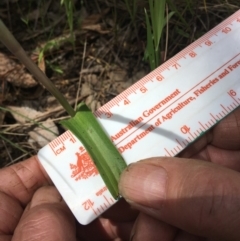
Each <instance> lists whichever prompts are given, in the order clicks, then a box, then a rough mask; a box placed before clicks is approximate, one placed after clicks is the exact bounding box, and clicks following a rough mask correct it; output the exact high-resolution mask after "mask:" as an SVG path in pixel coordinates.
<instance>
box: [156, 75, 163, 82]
mask: <svg viewBox="0 0 240 241" xmlns="http://www.w3.org/2000/svg"><path fill="white" fill-rule="evenodd" d="M163 79H164V77H163V76H162V75H161V74H160V75H157V76H156V80H157V81H162V80H163Z"/></svg>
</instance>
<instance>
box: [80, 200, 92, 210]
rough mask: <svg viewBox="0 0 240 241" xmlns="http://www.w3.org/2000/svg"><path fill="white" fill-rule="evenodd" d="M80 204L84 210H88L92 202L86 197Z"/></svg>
mask: <svg viewBox="0 0 240 241" xmlns="http://www.w3.org/2000/svg"><path fill="white" fill-rule="evenodd" d="M82 205H83V208H84V209H85V210H89V209H90V208H91V207H93V205H94V202H93V201H91V200H90V199H88V200H86V201H85V202H83V203H82Z"/></svg>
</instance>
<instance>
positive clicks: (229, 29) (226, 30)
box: [222, 27, 232, 33]
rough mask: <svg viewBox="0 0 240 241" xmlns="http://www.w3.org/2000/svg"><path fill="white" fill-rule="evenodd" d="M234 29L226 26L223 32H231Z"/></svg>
mask: <svg viewBox="0 0 240 241" xmlns="http://www.w3.org/2000/svg"><path fill="white" fill-rule="evenodd" d="M231 30H232V29H231V28H230V27H225V28H224V29H223V30H222V32H223V33H229V32H230V31H231Z"/></svg>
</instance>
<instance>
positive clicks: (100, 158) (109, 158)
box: [61, 104, 127, 199]
mask: <svg viewBox="0 0 240 241" xmlns="http://www.w3.org/2000/svg"><path fill="white" fill-rule="evenodd" d="M61 124H62V125H63V126H65V127H66V128H68V129H69V130H70V131H72V132H73V133H74V135H76V137H77V138H78V139H79V140H80V141H81V142H82V144H83V145H84V147H85V148H86V150H87V152H88V154H89V155H90V156H91V158H92V160H93V162H94V163H95V165H96V167H97V169H98V171H99V173H100V175H101V176H102V178H103V180H104V182H105V184H106V186H107V187H108V189H109V191H110V193H111V194H112V196H113V197H114V198H115V199H118V197H119V192H118V181H119V178H120V175H121V173H122V171H123V170H124V169H125V168H126V166H127V165H126V163H125V161H124V160H123V157H122V156H121V155H120V153H119V152H118V150H117V148H116V147H115V145H114V144H113V143H112V141H111V140H110V139H109V137H108V136H107V134H106V133H105V132H104V130H103V129H102V127H101V126H100V124H99V123H98V121H97V120H96V118H95V116H94V115H93V114H92V112H91V110H90V109H89V108H88V107H87V106H86V105H85V104H81V105H80V107H79V109H78V112H77V113H76V115H75V116H74V117H73V118H71V119H69V120H63V121H61Z"/></svg>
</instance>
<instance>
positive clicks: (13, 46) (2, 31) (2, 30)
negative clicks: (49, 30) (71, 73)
mask: <svg viewBox="0 0 240 241" xmlns="http://www.w3.org/2000/svg"><path fill="white" fill-rule="evenodd" d="M0 41H1V42H2V43H3V44H4V45H5V46H6V47H7V48H8V49H9V50H10V51H11V52H12V53H13V54H14V55H15V56H16V57H17V58H18V59H19V60H20V61H21V62H22V63H23V64H24V65H25V66H26V67H27V69H28V70H29V71H30V73H31V74H32V75H33V76H34V77H35V78H36V79H37V80H38V81H39V82H40V83H41V84H42V85H43V86H44V87H45V88H46V89H47V90H48V91H49V92H50V93H51V94H52V95H53V96H55V98H56V99H57V100H58V101H59V102H60V104H61V105H62V106H63V107H64V108H65V110H66V111H67V112H68V114H69V115H70V116H74V115H75V111H74V109H73V108H72V106H71V105H70V104H69V103H68V101H67V100H66V99H65V97H64V96H63V95H62V94H61V92H60V91H59V90H58V89H57V88H56V87H55V85H54V84H53V83H52V82H51V80H50V79H49V78H48V77H47V76H46V75H45V74H44V73H43V72H42V71H41V70H40V69H39V68H38V66H37V65H36V64H35V63H34V62H33V61H32V60H31V59H30V58H29V57H28V56H27V54H26V52H25V51H24V49H23V48H22V46H21V45H20V44H19V43H18V41H17V40H16V39H15V38H14V36H13V35H12V34H11V33H10V31H9V30H8V28H7V27H6V26H5V24H4V23H3V22H2V20H0Z"/></svg>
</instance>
